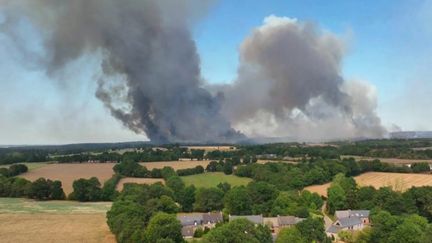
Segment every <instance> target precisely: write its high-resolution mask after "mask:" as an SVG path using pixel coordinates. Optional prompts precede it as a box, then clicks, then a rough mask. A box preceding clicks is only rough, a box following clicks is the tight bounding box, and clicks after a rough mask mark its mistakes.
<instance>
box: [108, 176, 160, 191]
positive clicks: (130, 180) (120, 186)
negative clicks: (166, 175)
mask: <svg viewBox="0 0 432 243" xmlns="http://www.w3.org/2000/svg"><path fill="white" fill-rule="evenodd" d="M157 182H161V183H165V181H164V180H163V179H159V178H132V177H126V178H122V179H121V180H120V181H119V183H118V184H117V188H116V189H117V191H122V190H123V187H124V184H126V183H137V184H154V183H157Z"/></svg>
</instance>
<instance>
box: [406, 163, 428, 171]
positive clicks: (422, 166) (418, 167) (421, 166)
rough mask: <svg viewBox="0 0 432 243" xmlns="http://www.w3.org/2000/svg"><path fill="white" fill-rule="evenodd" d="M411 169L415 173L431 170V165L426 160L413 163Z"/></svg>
mask: <svg viewBox="0 0 432 243" xmlns="http://www.w3.org/2000/svg"><path fill="white" fill-rule="evenodd" d="M411 169H412V171H413V172H414V173H421V172H429V171H430V166H429V164H428V163H426V162H422V163H415V164H412V165H411Z"/></svg>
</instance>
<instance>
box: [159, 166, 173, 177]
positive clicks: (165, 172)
mask: <svg viewBox="0 0 432 243" xmlns="http://www.w3.org/2000/svg"><path fill="white" fill-rule="evenodd" d="M161 174H162V178H164V179H165V180H167V179H168V178H170V177H171V176H176V175H177V174H176V172H175V170H174V169H173V168H172V167H169V166H165V167H163V168H162V171H161Z"/></svg>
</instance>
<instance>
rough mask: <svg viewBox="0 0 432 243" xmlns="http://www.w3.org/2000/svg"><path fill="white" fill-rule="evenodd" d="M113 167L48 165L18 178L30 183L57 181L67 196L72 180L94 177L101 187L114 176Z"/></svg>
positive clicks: (109, 165) (76, 164)
mask: <svg viewBox="0 0 432 243" xmlns="http://www.w3.org/2000/svg"><path fill="white" fill-rule="evenodd" d="M113 166H114V164H113V163H81V164H78V163H74V164H48V165H46V166H43V167H40V168H37V169H33V170H30V171H29V172H27V173H24V174H21V175H19V176H20V177H23V178H25V179H27V180H30V181H35V180H37V179H39V178H41V177H44V178H47V179H51V180H59V181H61V182H62V186H63V190H64V192H65V193H66V195H68V194H69V193H71V192H72V191H73V188H72V183H73V182H74V180H77V179H80V178H86V179H88V178H91V177H93V176H94V177H97V178H98V179H99V181H100V183H101V184H102V185H103V183H104V182H105V181H106V180H108V179H109V178H111V176H112V175H113V174H114V171H113V169H112V168H113Z"/></svg>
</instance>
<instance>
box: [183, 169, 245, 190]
mask: <svg viewBox="0 0 432 243" xmlns="http://www.w3.org/2000/svg"><path fill="white" fill-rule="evenodd" d="M182 179H183V181H184V183H185V184H186V185H187V186H188V185H194V186H196V187H207V188H208V187H216V186H217V185H218V184H219V183H223V182H227V183H229V184H231V186H241V185H247V184H248V183H249V182H251V181H252V179H250V178H245V177H238V176H235V175H225V174H224V173H222V172H211V173H204V174H198V175H191V176H182Z"/></svg>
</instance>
